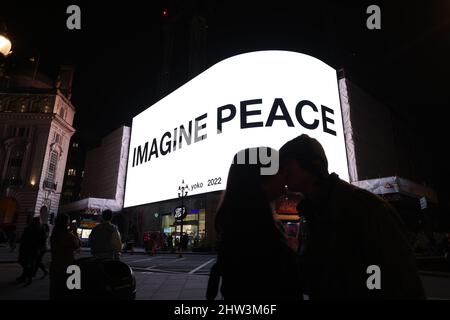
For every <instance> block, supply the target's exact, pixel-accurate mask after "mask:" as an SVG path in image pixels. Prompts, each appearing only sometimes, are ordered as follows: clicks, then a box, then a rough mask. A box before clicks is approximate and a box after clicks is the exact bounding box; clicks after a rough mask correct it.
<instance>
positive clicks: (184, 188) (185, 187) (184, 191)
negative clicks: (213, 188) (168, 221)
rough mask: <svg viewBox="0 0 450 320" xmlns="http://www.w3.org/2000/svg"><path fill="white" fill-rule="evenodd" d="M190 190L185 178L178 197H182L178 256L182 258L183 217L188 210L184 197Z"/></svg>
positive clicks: (179, 188)
mask: <svg viewBox="0 0 450 320" xmlns="http://www.w3.org/2000/svg"><path fill="white" fill-rule="evenodd" d="M188 191H189V186H188V185H187V184H186V183H184V179H183V181H182V182H181V185H180V186H179V187H178V198H180V200H181V209H180V210H181V216H180V219H179V220H180V239H179V241H178V257H179V258H181V257H182V251H183V245H182V241H181V237H182V236H183V219H184V216H185V215H186V212H184V211H186V210H187V209H185V207H184V198H185V197H186V196H187V194H188Z"/></svg>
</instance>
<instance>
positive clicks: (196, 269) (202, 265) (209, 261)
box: [188, 258, 216, 274]
mask: <svg viewBox="0 0 450 320" xmlns="http://www.w3.org/2000/svg"><path fill="white" fill-rule="evenodd" d="M214 260H216V258H212V259H210V260H208V261H206V262H205V263H204V264H201V265H199V266H198V267H197V268H195V269H194V270H191V271H189V272H188V273H189V274H192V273H194V272H195V271H198V270H200V269H201V268H203V267H204V266H207V265H208V264H210V263H211V262H213V261H214Z"/></svg>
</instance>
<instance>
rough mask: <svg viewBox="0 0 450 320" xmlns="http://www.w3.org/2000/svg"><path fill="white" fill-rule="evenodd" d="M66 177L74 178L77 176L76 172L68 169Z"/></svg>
mask: <svg viewBox="0 0 450 320" xmlns="http://www.w3.org/2000/svg"><path fill="white" fill-rule="evenodd" d="M67 175H68V176H71V177H74V176H76V175H77V170H76V169H69V170H68V171H67Z"/></svg>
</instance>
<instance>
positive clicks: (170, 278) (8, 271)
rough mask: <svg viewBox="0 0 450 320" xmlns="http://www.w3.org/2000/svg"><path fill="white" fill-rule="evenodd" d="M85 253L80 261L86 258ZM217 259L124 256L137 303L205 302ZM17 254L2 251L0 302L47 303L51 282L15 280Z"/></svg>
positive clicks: (196, 255) (18, 271) (188, 255)
mask: <svg viewBox="0 0 450 320" xmlns="http://www.w3.org/2000/svg"><path fill="white" fill-rule="evenodd" d="M87 256H89V252H88V251H87V250H82V251H81V252H80V253H79V254H77V258H82V257H87ZM215 259H216V256H215V255H213V254H199V253H191V252H188V253H183V255H182V257H181V258H180V257H178V254H173V253H172V254H171V253H157V254H156V255H154V256H149V255H148V254H144V253H143V252H139V251H138V252H136V253H134V254H129V253H125V254H122V256H121V260H122V261H123V262H125V263H127V264H128V265H129V266H130V267H131V268H132V269H133V272H134V275H135V277H136V299H137V300H205V299H206V287H207V283H208V275H209V270H210V268H211V266H212V265H213V264H214V261H215ZM16 261H17V252H16V253H10V252H9V251H8V250H7V248H6V247H0V300H47V299H48V297H49V278H48V277H46V278H44V279H41V276H42V273H41V271H38V275H37V277H36V278H35V280H33V282H32V284H31V285H29V286H24V285H23V284H17V283H16V282H15V279H16V278H17V277H18V276H19V275H20V274H21V271H22V269H21V267H20V266H19V264H17V262H16ZM49 263H50V254H49V253H47V254H46V255H45V256H44V264H45V265H47V266H48V265H49Z"/></svg>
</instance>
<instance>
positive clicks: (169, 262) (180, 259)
mask: <svg viewBox="0 0 450 320" xmlns="http://www.w3.org/2000/svg"><path fill="white" fill-rule="evenodd" d="M182 260H186V258H177V259H176V260H171V261H168V262H164V263H160V264H157V265H154V266H151V267H148V268H146V269H147V270H152V269H154V268H156V267H159V266H164V265H167V264H171V263H173V262H178V261H182Z"/></svg>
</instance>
